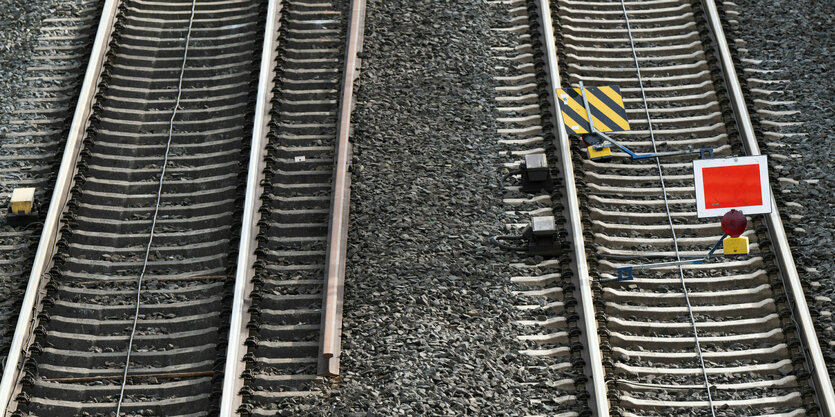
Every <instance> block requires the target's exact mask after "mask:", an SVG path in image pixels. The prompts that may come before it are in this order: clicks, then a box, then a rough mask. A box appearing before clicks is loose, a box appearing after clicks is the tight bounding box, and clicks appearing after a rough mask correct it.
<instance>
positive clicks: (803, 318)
mask: <svg viewBox="0 0 835 417" xmlns="http://www.w3.org/2000/svg"><path fill="white" fill-rule="evenodd" d="M701 3H702V8H703V9H704V11H705V14H706V16H707V23H708V29H709V30H710V35H711V37H712V38H713V41H714V44H715V45H716V51H715V52H716V54H717V58H718V61H719V66H720V69H721V71H722V75H723V77H724V81H725V86H726V87H727V91H728V98H729V99H730V102H731V108H732V110H733V112H734V116H735V119H736V123H737V125H738V127H739V134H740V139H742V145H743V147H744V148H745V151H746V152H747V153H748V155H762V152H761V151H760V147H759V145H758V144H757V138H756V135H755V134H754V126H753V124H752V123H751V116H750V115H749V113H748V107H747V105H746V103H745V97H743V95H742V88H741V86H740V84H739V78H738V76H737V73H736V68H735V67H734V62H733V59H732V57H731V51H730V48H729V47H728V40H727V38H725V32H724V30H723V29H722V23H721V19H720V17H719V12H718V10H717V8H716V3H715V2H714V0H701ZM771 207H772V211H771V213H770V214H767V215H765V221H766V227H767V228H768V231H769V234H770V235H771V243H772V244H773V245H774V250H775V256H776V258H777V265H778V267H779V268H780V273H781V274H780V275H781V277H782V279H783V285H784V286H785V287H786V289H787V297H788V299H789V306H790V307H791V309H792V316H793V317H794V320H795V322H796V323H797V324H798V333H799V334H800V339H801V342H802V343H803V347H804V352H803V353H804V355H806V359H807V361H806V362H807V365H808V367H809V372H810V373H811V374H812V382H813V384H814V388H815V392H816V394H817V396H816V397H817V401H818V406H820V410H821V412H822V413H823V415H824V416H828V417H833V416H835V391H833V389H832V381H831V380H830V379H829V374H828V371H827V368H826V363H825V360H824V357H823V352H821V348H820V344H819V342H818V338H817V336H816V334H815V328H814V325H813V321H812V315H811V314H810V313H809V306H808V305H807V303H806V296H805V294H804V293H803V286H802V283H801V282H800V275H799V274H798V273H797V266H796V265H795V263H794V258H793V257H792V254H791V248H790V247H789V243H788V239H787V237H786V231H785V229H784V228H783V221H782V220H781V219H780V213H779V211H778V209H777V202H776V201H775V199H774V193H773V192H772V193H771Z"/></svg>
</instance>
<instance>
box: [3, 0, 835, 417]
mask: <svg viewBox="0 0 835 417" xmlns="http://www.w3.org/2000/svg"><path fill="white" fill-rule="evenodd" d="M494 5H495V7H496V10H497V12H499V13H503V14H505V15H506V16H507V18H508V23H507V24H502V25H499V26H498V27H496V28H495V30H497V31H498V32H501V33H502V36H501V37H500V38H501V39H502V42H501V43H500V44H497V45H494V47H493V53H494V55H495V59H496V61H497V62H498V63H499V64H498V65H497V67H496V83H497V85H498V89H497V100H498V101H499V102H500V103H502V104H501V105H500V109H499V111H500V112H501V115H500V117H501V119H500V120H498V122H499V125H500V126H501V130H500V132H499V139H498V140H500V141H501V143H502V145H503V146H505V148H506V152H505V155H506V163H505V165H504V167H503V168H507V169H509V170H513V169H517V168H518V167H519V165H520V162H521V160H522V159H523V158H524V156H526V155H531V154H537V153H545V154H546V155H547V156H548V158H549V163H550V168H551V173H552V174H553V175H555V176H557V177H558V179H559V181H558V182H557V183H556V185H555V189H554V190H553V191H547V190H546V191H542V190H540V191H538V192H536V193H533V194H531V193H525V192H523V191H522V190H521V189H520V188H519V187H518V186H515V185H513V184H512V183H506V187H505V200H504V203H505V206H506V211H507V214H508V218H509V219H510V220H509V224H508V225H507V226H508V229H509V230H511V231H519V230H521V229H524V227H526V226H527V222H528V221H529V220H528V219H529V218H530V217H531V216H543V215H552V216H555V217H556V219H557V223H558V224H564V225H565V228H566V231H565V232H562V233H560V234H559V236H560V239H561V240H562V244H561V246H560V247H559V249H560V250H561V254H560V255H559V256H555V257H540V258H534V259H530V258H525V257H519V260H518V263H516V264H514V266H515V267H516V268H517V269H518V270H519V273H518V275H517V276H515V277H513V278H512V282H513V285H514V289H515V290H516V292H515V294H516V296H518V297H519V299H520V300H522V303H523V304H522V305H520V308H521V309H522V310H524V312H525V313H524V314H526V315H527V317H526V320H523V321H521V322H520V323H518V324H519V326H518V327H519V329H520V335H519V339H520V341H521V342H522V343H523V344H524V345H525V346H526V349H525V350H524V351H523V352H522V353H523V354H527V355H530V356H533V357H536V358H539V359H540V360H541V362H540V363H541V365H540V366H536V367H535V369H529V370H528V372H527V374H529V375H536V378H537V379H538V380H539V382H537V383H533V384H529V385H530V386H529V387H528V388H530V391H529V392H530V393H531V394H532V395H533V396H534V397H536V398H533V399H532V400H531V401H532V402H537V403H539V404H541V406H542V411H543V414H562V415H587V414H594V415H609V414H617V415H624V416H630V415H691V414H698V415H710V414H714V415H815V414H818V415H832V409H833V407H835V406H833V402H832V398H831V397H832V392H831V391H832V389H831V385H830V384H829V380H828V376H826V367H825V365H824V364H823V363H822V362H814V361H815V360H817V358H816V356H819V354H820V352H819V350H820V349H819V348H816V343H817V342H816V340H817V339H816V338H815V336H814V330H813V329H812V328H811V323H810V322H809V318H808V310H807V307H806V305H805V300H804V299H803V292H802V289H801V288H800V282H799V280H798V278H797V273H796V271H794V267H793V262H792V261H791V257H790V254H789V253H788V247H787V244H786V242H785V236H783V235H782V232H781V231H782V225H781V223H780V220H779V215H776V214H775V215H773V216H754V217H752V218H751V219H750V221H751V223H752V224H753V227H752V228H751V230H750V231H749V232H747V236H748V237H749V238H750V239H751V242H752V245H751V249H752V251H751V252H752V253H751V255H750V256H748V257H744V258H738V259H720V260H718V261H714V262H712V263H708V264H703V265H696V266H685V267H682V268H680V269H679V268H667V269H662V270H656V271H641V272H640V273H636V279H635V280H634V281H631V282H627V283H620V282H617V281H615V280H613V278H614V277H615V272H614V271H615V269H616V268H617V267H618V266H622V265H626V264H633V263H641V262H649V261H656V260H670V259H675V258H676V257H677V256H682V257H690V256H697V255H702V254H703V253H704V252H706V250H707V249H708V248H709V247H710V246H711V244H712V243H713V242H714V241H715V239H716V237H717V236H718V235H719V234H720V232H719V227H718V224H717V223H716V222H710V221H702V220H698V219H697V218H696V216H695V213H694V212H693V210H692V206H693V201H692V198H691V193H692V185H691V184H692V174H691V172H692V171H691V169H690V160H691V159H690V158H685V157H676V158H665V159H663V160H658V161H656V160H648V161H630V160H628V159H627V158H625V155H624V154H619V153H615V155H614V159H613V160H612V161H610V162H592V161H589V160H588V158H587V156H586V155H585V152H584V151H583V149H584V147H581V146H579V141H578V140H577V139H576V138H571V139H569V138H568V137H567V136H566V134H565V131H564V123H563V121H562V119H561V117H560V115H559V113H558V112H557V111H555V106H554V103H555V102H556V99H555V97H554V89H555V88H557V87H561V86H563V87H567V86H575V85H576V84H577V83H578V82H580V81H583V82H584V83H585V84H586V85H601V84H618V85H620V87H621V91H622V92H623V93H624V101H625V102H626V106H627V109H628V114H629V118H630V122H631V124H632V129H633V130H632V131H630V132H626V133H622V134H620V136H618V139H620V140H622V142H623V143H624V144H626V145H627V146H630V147H632V148H634V149H636V150H639V151H649V150H651V149H654V148H658V149H659V150H675V149H681V148H683V147H689V146H698V147H705V146H711V147H713V148H714V149H715V151H716V154H717V156H728V155H741V154H746V153H747V154H757V153H759V147H758V143H757V141H756V136H758V135H759V133H760V132H759V131H758V130H757V129H758V128H759V127H758V125H757V123H756V120H755V122H754V123H753V124H752V123H751V121H750V120H749V119H748V114H747V112H748V110H749V106H751V102H750V98H748V99H749V101H748V102H746V101H745V97H743V96H742V94H743V90H742V89H741V88H740V87H739V86H738V85H737V79H736V77H735V75H734V72H733V71H732V69H733V60H732V59H731V57H730V56H729V53H730V52H731V51H730V50H726V49H727V48H726V46H725V39H724V36H723V35H721V33H720V29H721V28H722V21H721V20H720V19H719V17H721V16H722V14H723V13H726V12H725V10H724V7H722V8H720V9H719V10H718V13H717V12H716V11H715V10H713V6H712V5H713V2H712V0H705V1H703V2H698V1H685V0H651V1H642V2H625V3H622V2H617V1H615V2H583V1H578V0H553V1H551V2H550V3H542V2H534V1H525V0H511V1H499V2H494ZM728 6H730V5H728ZM363 13H364V3H363V2H361V1H354V2H348V1H347V0H345V1H325V0H321V1H318V0H317V1H313V0H311V1H298V2H297V1H284V2H278V1H271V2H269V3H267V4H262V3H261V2H250V1H246V0H233V1H221V2H211V3H197V2H192V1H187V0H182V1H180V2H168V3H159V2H153V1H147V0H129V1H124V2H119V1H113V0H111V1H107V2H105V4H104V6H103V12H102V15H103V17H102V20H101V23H100V26H99V29H98V33H97V39H96V43H95V44H94V47H93V53H92V58H91V63H90V67H89V69H88V73H87V75H86V76H85V79H84V84H83V87H82V91H81V94H80V95H79V105H78V107H77V110H76V113H75V116H74V118H73V122H72V124H71V125H70V128H69V134H68V136H69V139H68V140H67V145H66V146H67V149H66V152H65V155H64V160H63V161H62V164H61V169H60V172H59V174H58V177H57V181H56V185H55V193H54V194H53V200H52V204H51V206H50V210H49V212H48V213H47V215H46V216H45V219H44V221H45V225H44V232H43V235H42V238H41V242H40V245H39V250H38V253H37V256H36V258H35V260H34V264H35V266H34V268H33V270H32V273H31V279H30V282H29V287H28V288H27V296H26V298H25V299H24V302H23V307H22V309H21V318H20V321H19V324H18V330H17V332H16V335H15V338H14V340H13V341H12V347H11V349H10V356H9V364H10V365H9V366H7V367H6V369H5V372H4V377H3V382H2V385H0V394H2V395H0V399H2V404H3V407H5V408H4V412H3V413H4V415H7V414H12V413H13V412H15V411H16V412H17V413H18V414H19V415H79V414H85V413H86V414H89V415H111V413H116V415H119V414H120V412H124V413H127V414H129V415H183V416H202V415H216V414H218V413H219V414H220V415H223V416H232V415H235V414H243V415H257V416H269V415H281V408H282V407H284V406H285V405H288V407H289V406H291V405H292V403H293V402H294V401H295V400H296V398H298V397H300V396H305V395H311V394H313V393H315V392H316V391H317V388H316V386H317V383H318V382H319V381H320V378H321V376H322V375H329V376H333V375H338V374H339V354H340V352H339V350H340V348H339V337H338V336H339V329H340V327H341V291H342V280H343V278H344V277H343V275H344V256H345V230H346V222H347V201H348V190H349V188H348V186H349V183H350V180H349V177H348V167H349V161H350V146H349V144H348V141H347V136H348V134H349V131H350V128H349V124H348V123H349V120H350V111H351V103H352V96H351V91H352V86H353V81H354V78H355V76H356V71H355V70H356V68H357V67H358V61H357V60H356V54H357V51H358V50H359V48H360V46H361V29H362V15H363ZM264 16H266V17H267V18H266V19H264ZM627 19H628V21H629V26H627ZM265 20H266V21H265ZM262 43H263V48H261V49H260V51H261V55H260V56H259V54H258V51H259V47H258V46H259V45H261V44H262ZM259 63H260V68H259ZM639 68H640V79H639V72H638V71H639ZM253 115H254V121H253ZM650 127H651V129H650ZM250 139H251V142H250ZM695 335H698V340H697V339H696V338H695V337H694V336H695ZM816 349H817V352H816ZM821 372H822V373H823V374H821ZM548 378H552V380H548V381H545V380H546V379H548ZM554 389H556V392H557V393H558V394H557V395H555V394H554Z"/></svg>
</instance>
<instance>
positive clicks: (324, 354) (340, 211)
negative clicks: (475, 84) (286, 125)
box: [318, 0, 365, 376]
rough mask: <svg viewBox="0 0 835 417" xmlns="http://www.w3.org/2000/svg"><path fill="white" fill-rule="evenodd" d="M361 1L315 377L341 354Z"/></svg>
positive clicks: (345, 94) (351, 36) (343, 102)
mask: <svg viewBox="0 0 835 417" xmlns="http://www.w3.org/2000/svg"><path fill="white" fill-rule="evenodd" d="M364 25H365V0H354V1H353V2H352V3H351V21H350V23H349V24H348V40H347V48H346V50H345V71H344V73H343V78H342V97H341V98H340V101H339V120H338V121H337V130H336V140H337V142H336V166H335V169H334V177H333V192H332V193H331V217H330V221H329V224H328V249H327V252H328V253H327V260H326V262H325V288H324V291H323V297H322V333H321V338H320V343H319V369H318V373H319V375H323V376H337V375H339V356H340V354H341V352H342V337H341V336H342V297H343V294H344V292H345V257H346V253H347V248H348V210H349V206H350V202H351V174H350V164H351V143H350V142H349V141H348V138H349V136H350V134H351V111H352V110H353V108H354V81H355V80H356V78H357V77H358V76H359V67H360V58H359V56H358V54H359V51H360V50H361V49H362V38H363V28H364Z"/></svg>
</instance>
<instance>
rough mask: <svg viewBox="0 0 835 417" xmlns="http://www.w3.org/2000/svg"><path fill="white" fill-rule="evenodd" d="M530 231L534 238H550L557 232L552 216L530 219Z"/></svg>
mask: <svg viewBox="0 0 835 417" xmlns="http://www.w3.org/2000/svg"><path fill="white" fill-rule="evenodd" d="M531 231H532V232H533V235H534V236H551V235H553V234H554V233H556V231H557V224H556V222H554V216H537V217H533V218H531Z"/></svg>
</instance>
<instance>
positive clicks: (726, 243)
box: [722, 237, 748, 255]
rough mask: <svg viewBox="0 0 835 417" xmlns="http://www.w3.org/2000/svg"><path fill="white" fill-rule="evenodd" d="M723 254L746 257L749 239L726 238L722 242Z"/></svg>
mask: <svg viewBox="0 0 835 417" xmlns="http://www.w3.org/2000/svg"><path fill="white" fill-rule="evenodd" d="M722 252H724V253H725V255H744V254H746V253H748V238H747V237H726V238H725V240H723V241H722Z"/></svg>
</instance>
